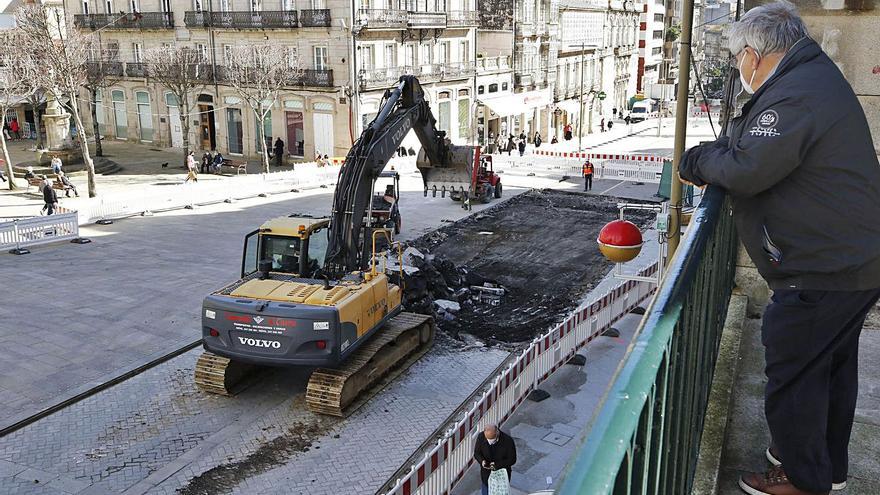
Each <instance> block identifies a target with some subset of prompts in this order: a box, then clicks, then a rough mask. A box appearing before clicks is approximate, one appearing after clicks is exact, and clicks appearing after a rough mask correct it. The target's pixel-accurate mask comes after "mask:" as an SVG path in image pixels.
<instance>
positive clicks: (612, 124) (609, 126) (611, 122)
mask: <svg viewBox="0 0 880 495" xmlns="http://www.w3.org/2000/svg"><path fill="white" fill-rule="evenodd" d="M612 127H614V121H613V120H609V121H608V130H609V131H610V130H611V128H612Z"/></svg>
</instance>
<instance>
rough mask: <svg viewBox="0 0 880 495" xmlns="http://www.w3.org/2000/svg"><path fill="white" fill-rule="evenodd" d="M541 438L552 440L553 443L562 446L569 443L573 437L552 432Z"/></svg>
mask: <svg viewBox="0 0 880 495" xmlns="http://www.w3.org/2000/svg"><path fill="white" fill-rule="evenodd" d="M541 440H544V441H545V442H550V443H552V444H553V445H558V446H560V447H562V446H563V445H565V444H566V443H568V441H569V440H571V437H569V436H567V435H560V434H559V433H554V432H550V433H548V434H547V435H545V436H544V438H542V439H541Z"/></svg>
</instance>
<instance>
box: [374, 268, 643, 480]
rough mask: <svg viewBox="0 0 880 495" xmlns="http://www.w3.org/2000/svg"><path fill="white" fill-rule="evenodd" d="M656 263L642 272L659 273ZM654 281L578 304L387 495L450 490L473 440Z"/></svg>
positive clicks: (497, 379) (633, 304)
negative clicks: (584, 303)
mask: <svg viewBox="0 0 880 495" xmlns="http://www.w3.org/2000/svg"><path fill="white" fill-rule="evenodd" d="M657 269H658V265H657V264H656V263H655V264H653V265H651V266H649V267H648V268H645V269H644V270H642V271H641V272H640V273H641V274H642V275H645V276H650V275H653V274H655V273H656V272H657ZM655 288H656V287H655V284H653V283H649V282H622V283H620V284H619V285H617V286H616V287H614V288H613V289H611V290H610V291H609V292H608V293H607V294H605V295H604V296H602V297H600V298H598V299H597V300H595V301H593V302H592V303H589V304H586V305H583V306H581V307H580V308H578V310H577V311H575V312H574V313H572V314H571V315H570V316H569V317H568V318H566V319H565V321H563V322H562V323H560V324H559V325H558V326H557V327H555V328H554V329H553V330H550V331H549V332H547V333H546V334H544V335H542V336H540V337H538V338H536V339H535V340H533V341H532V343H531V345H529V347H528V348H526V349H525V350H523V351H522V352H521V353H520V355H519V357H518V358H517V359H516V360H514V361H513V362H511V363H510V364H509V365H508V366H507V367H506V368H505V369H504V371H502V372H501V373H499V374H498V375H497V376H496V377H495V379H494V380H493V381H492V382H491V383H490V385H489V386H488V388H487V389H485V390H484V391H483V393H482V396H481V397H480V398H479V399H478V400H476V401H475V402H474V404H473V405H472V406H471V407H470V409H468V411H467V412H466V413H464V415H463V416H462V417H461V418H460V419H458V420H455V421H454V422H452V423H450V424H449V425H448V428H447V429H446V433H445V434H444V435H443V438H441V439H440V440H438V441H437V444H436V445H435V446H434V447H432V448H431V449H429V450H428V451H426V452H425V453H424V456H423V458H422V459H421V461H419V462H418V463H417V464H414V465H412V466H411V468H410V470H409V472H408V473H407V474H406V475H405V476H404V477H402V478H400V479H398V480H397V481H396V482H395V484H394V485H393V486H392V487H391V489H390V490H388V491H387V492H385V493H386V494H387V495H411V494H420V495H441V494H445V493H448V492H449V491H450V490H451V489H452V487H453V486H454V485H455V483H457V482H458V481H459V480H460V479H461V478H462V476H464V473H465V471H467V469H468V468H469V467H470V465H471V463H472V462H473V442H474V440H475V439H476V435H477V434H478V433H479V432H481V431H483V428H485V426H486V425H487V424H490V423H494V424H499V425H500V424H502V423H504V421H506V420H507V418H509V417H510V415H511V414H513V412H514V411H515V410H516V408H517V407H518V406H519V405H520V404H521V403H522V402H523V401H524V400H525V398H526V397H527V396H528V395H529V393H530V392H531V391H532V390H535V389H536V388H537V387H538V385H540V384H541V382H543V381H544V380H546V379H547V378H548V377H549V376H550V375H551V374H552V373H553V372H554V371H556V370H557V369H559V367H560V366H562V365H563V364H565V363H566V362H567V361H568V360H569V359H571V357H572V356H574V354H575V353H576V352H577V351H578V349H580V348H581V347H583V346H584V345H585V344H587V343H588V342H590V341H592V340H593V339H595V338H596V337H599V336H600V335H601V334H602V333H603V332H605V331H606V330H608V329H609V328H611V326H612V325H613V324H614V323H616V322H617V321H618V320H620V319H621V318H623V317H624V316H625V315H626V314H627V313H628V312H630V311H631V310H633V309H634V308H635V307H636V306H638V305H639V304H641V303H642V302H643V301H645V300H646V299H648V298H649V297H650V296H651V295H652V294H653V293H654V290H655Z"/></svg>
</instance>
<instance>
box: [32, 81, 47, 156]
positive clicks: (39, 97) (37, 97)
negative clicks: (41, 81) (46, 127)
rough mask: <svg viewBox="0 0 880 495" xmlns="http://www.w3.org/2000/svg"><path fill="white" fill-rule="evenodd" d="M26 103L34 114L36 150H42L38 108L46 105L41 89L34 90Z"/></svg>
mask: <svg viewBox="0 0 880 495" xmlns="http://www.w3.org/2000/svg"><path fill="white" fill-rule="evenodd" d="M28 103H29V104H30V106H31V109H32V110H33V112H34V134H36V140H37V149H38V150H40V149H43V133H42V132H40V106H41V105H42V104H43V103H46V92H45V91H43V89H42V88H34V92H33V93H31V95H30V96H28Z"/></svg>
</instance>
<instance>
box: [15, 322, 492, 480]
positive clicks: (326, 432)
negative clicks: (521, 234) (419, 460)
mask: <svg viewBox="0 0 880 495" xmlns="http://www.w3.org/2000/svg"><path fill="white" fill-rule="evenodd" d="M200 352H201V350H198V349H197V350H193V351H190V352H188V353H186V354H184V355H181V356H179V357H177V358H175V359H173V360H171V361H169V362H167V363H165V364H163V365H160V366H158V367H156V368H153V369H151V370H149V371H147V372H145V373H143V374H141V375H138V376H137V377H135V378H133V379H131V380H129V381H127V382H124V383H123V384H121V385H118V386H116V387H113V388H111V389H109V390H106V391H104V392H102V393H100V394H97V395H95V396H92V397H90V398H88V399H86V400H84V401H82V402H79V403H77V404H75V405H74V406H72V407H69V408H67V409H64V410H63V411H61V412H59V413H57V414H54V415H52V416H49V417H47V418H45V419H43V420H41V421H39V422H37V423H35V424H33V425H30V426H28V427H26V428H24V429H21V430H19V431H16V432H15V433H13V434H11V435H8V436H7V437H4V438H3V439H0V492H3V493H17V494H19V493H20V494H31V493H122V492H125V493H148V492H149V493H178V491H180V492H181V493H188V494H196V493H205V494H208V493H210V494H215V493H225V492H230V491H234V492H237V493H256V492H259V493H308V494H320V493H328V494H331V493H332V494H339V493H367V492H372V491H375V490H376V489H377V488H378V487H379V486H381V485H382V483H384V482H385V480H386V479H387V477H388V476H389V475H390V474H391V473H393V472H394V471H395V470H396V469H397V468H398V467H399V466H400V464H401V463H402V462H403V461H404V460H405V459H406V458H407V457H408V456H409V454H410V453H411V452H412V451H413V450H414V449H415V448H417V447H418V446H419V445H420V444H421V442H422V441H423V440H424V439H425V438H426V437H427V436H428V435H430V434H431V432H432V431H433V430H434V429H435V428H436V427H437V426H438V425H439V423H440V422H441V421H442V420H443V419H445V418H446V416H447V415H448V414H450V413H451V412H452V411H453V410H454V409H455V408H456V407H457V406H458V405H459V404H460V403H461V401H462V400H464V399H465V398H466V397H467V396H468V395H469V394H470V393H471V392H472V391H473V390H474V389H475V388H476V387H477V386H478V385H479V384H480V383H481V382H482V380H483V378H484V377H485V376H487V375H488V374H489V373H490V372H491V371H492V370H493V369H495V367H496V366H498V364H500V363H501V361H503V359H504V358H505V357H506V356H507V353H506V352H503V351H500V350H495V349H484V348H479V347H472V348H463V347H462V346H461V345H460V344H457V343H454V342H451V341H449V340H448V339H445V338H443V337H442V336H441V337H440V338H439V339H438V341H437V343H436V344H435V346H434V349H433V350H432V351H431V352H429V353H428V354H427V355H426V356H425V357H423V358H422V359H421V360H419V361H418V362H416V363H415V364H414V365H413V366H412V367H411V368H410V369H409V370H408V371H406V372H404V373H403V374H402V375H401V376H400V377H398V378H397V379H396V380H395V381H393V382H392V383H391V384H390V385H389V386H388V387H387V388H386V389H384V390H383V391H381V392H379V393H378V394H377V395H376V396H375V397H373V398H372V399H371V400H370V401H368V402H367V403H366V404H365V405H364V406H362V407H361V408H360V409H358V410H357V411H355V412H354V414H352V415H351V416H350V417H348V418H346V419H341V420H340V419H337V418H324V417H319V416H316V415H313V414H311V413H309V412H308V411H306V410H305V406H304V386H305V381H306V377H307V370H297V369H293V370H291V369H273V370H268V371H267V372H265V373H262V374H259V375H257V377H256V378H255V379H254V384H253V385H251V386H250V387H249V388H247V389H246V390H245V391H243V392H242V393H241V394H239V395H237V396H235V397H221V396H214V395H210V394H206V393H203V392H201V391H199V390H198V389H196V388H195V385H194V384H193V381H192V373H193V367H194V364H195V360H196V358H197V357H198V354H199V353H200ZM389 425H394V426H393V428H391V427H389ZM206 472H207V474H205V473H206ZM126 490H127V491H126Z"/></svg>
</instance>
